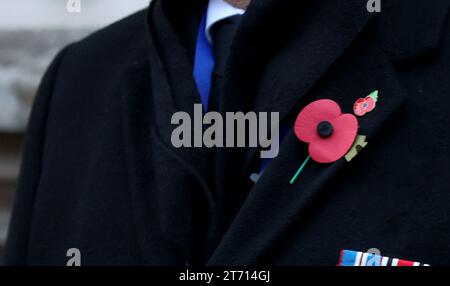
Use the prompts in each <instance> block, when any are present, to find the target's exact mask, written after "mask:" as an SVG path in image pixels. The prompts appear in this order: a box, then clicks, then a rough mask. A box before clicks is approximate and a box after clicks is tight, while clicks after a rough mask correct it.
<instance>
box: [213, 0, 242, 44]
mask: <svg viewBox="0 0 450 286" xmlns="http://www.w3.org/2000/svg"><path fill="white" fill-rule="evenodd" d="M244 13H245V10H242V9H239V8H235V7H233V6H231V4H229V3H228V2H225V1H224V0H209V3H208V11H207V13H206V27H205V34H206V38H207V39H208V41H209V42H210V43H211V42H212V40H211V33H210V30H211V27H212V26H213V25H214V24H215V23H217V22H219V21H220V20H223V19H226V18H228V17H231V16H234V15H242V14H244Z"/></svg>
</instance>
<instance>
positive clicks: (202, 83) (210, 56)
mask: <svg viewBox="0 0 450 286" xmlns="http://www.w3.org/2000/svg"><path fill="white" fill-rule="evenodd" d="M205 28H206V14H205V15H204V16H203V18H202V21H201V23H200V26H199V29H198V34H197V44H196V47H195V59H194V78H195V82H196V84H197V89H198V92H199V94H200V99H201V101H202V105H203V109H204V110H205V112H206V111H208V104H209V94H210V92H211V82H212V73H213V70H214V65H215V62H214V53H213V49H212V46H211V44H210V43H209V42H208V39H207V38H206V35H205Z"/></svg>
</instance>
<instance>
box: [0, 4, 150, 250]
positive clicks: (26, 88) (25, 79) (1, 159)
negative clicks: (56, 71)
mask: <svg viewBox="0 0 450 286" xmlns="http://www.w3.org/2000/svg"><path fill="white" fill-rule="evenodd" d="M68 1H72V2H77V1H79V2H80V3H81V5H80V7H81V10H80V12H79V13H71V12H69V11H68V10H67V3H68ZM149 2H150V0H0V257H1V253H2V246H3V244H4V241H5V237H6V232H7V225H8V222H9V217H10V212H11V202H12V198H13V194H14V191H15V189H16V186H17V175H18V172H19V166H20V161H21V150H22V145H23V142H24V137H25V129H26V124H27V120H28V116H29V113H30V109H31V104H32V102H33V99H34V96H35V93H36V88H37V86H38V84H39V81H40V80H41V77H42V75H43V73H44V71H45V69H46V68H47V66H48V65H49V63H50V61H51V60H52V59H53V57H54V56H55V55H56V53H57V52H58V51H59V50H60V49H61V48H62V47H64V46H65V45H67V44H68V43H70V42H73V41H76V40H79V39H81V38H83V37H85V36H86V35H88V34H90V33H91V32H92V31H94V30H96V29H99V28H101V27H103V26H106V25H108V24H110V23H112V22H115V21H117V20H119V19H121V18H123V17H125V16H127V15H129V14H132V13H133V12H135V11H137V10H140V9H144V8H146V7H147V6H148V4H149ZM76 4H77V3H75V5H71V6H70V7H72V8H73V7H75V8H76V7H77V6H76Z"/></svg>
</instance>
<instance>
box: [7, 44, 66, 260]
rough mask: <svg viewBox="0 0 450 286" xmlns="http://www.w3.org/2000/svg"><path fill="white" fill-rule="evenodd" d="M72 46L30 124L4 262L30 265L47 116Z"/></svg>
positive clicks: (49, 76) (43, 89) (49, 74)
mask: <svg viewBox="0 0 450 286" xmlns="http://www.w3.org/2000/svg"><path fill="white" fill-rule="evenodd" d="M68 49H69V46H68V47H66V48H65V49H63V50H62V51H61V52H59V54H58V55H57V56H56V58H55V59H54V60H53V62H52V63H51V65H50V67H49V68H48V69H47V71H46V73H45V75H44V77H43V79H42V82H41V84H40V86H39V88H38V92H37V95H36V98H35V100H34V103H33V109H32V112H31V116H30V120H29V123H28V128H27V134H26V143H25V148H24V156H23V160H22V166H21V170H20V176H19V182H18V188H17V191H16V194H15V198H14V206H13V212H12V217H11V221H10V225H9V231H8V237H7V240H6V247H5V254H4V258H3V263H4V264H5V265H27V257H28V250H29V249H28V248H29V237H30V230H31V222H32V219H33V208H34V204H35V200H36V194H37V190H38V187H39V178H40V174H41V166H42V161H43V150H44V144H45V137H46V125H47V117H48V114H49V109H50V102H51V98H52V93H53V89H54V85H55V83H56V81H57V75H58V70H59V67H60V64H61V61H62V58H63V57H64V55H65V53H66V52H67V50H68Z"/></svg>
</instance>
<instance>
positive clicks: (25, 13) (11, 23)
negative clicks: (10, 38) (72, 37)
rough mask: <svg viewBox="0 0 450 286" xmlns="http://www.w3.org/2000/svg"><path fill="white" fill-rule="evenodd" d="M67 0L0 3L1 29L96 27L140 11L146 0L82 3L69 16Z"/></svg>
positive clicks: (4, 0) (94, 0) (16, 0)
mask: <svg viewBox="0 0 450 286" xmlns="http://www.w3.org/2000/svg"><path fill="white" fill-rule="evenodd" d="M67 2H68V0H1V1H0V29H30V28H45V29H49V28H97V27H100V26H104V25H106V24H108V23H111V22H113V21H115V20H117V19H119V18H121V17H123V16H125V15H127V14H131V13H132V12H134V11H137V10H139V9H142V8H144V7H146V6H147V5H148V3H149V2H150V1H149V0H81V1H80V3H81V13H68V12H67V10H66V4H67Z"/></svg>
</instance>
